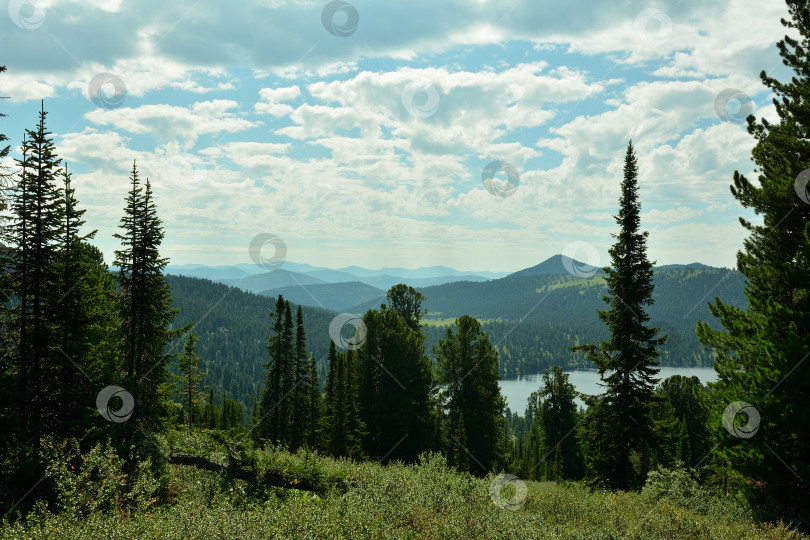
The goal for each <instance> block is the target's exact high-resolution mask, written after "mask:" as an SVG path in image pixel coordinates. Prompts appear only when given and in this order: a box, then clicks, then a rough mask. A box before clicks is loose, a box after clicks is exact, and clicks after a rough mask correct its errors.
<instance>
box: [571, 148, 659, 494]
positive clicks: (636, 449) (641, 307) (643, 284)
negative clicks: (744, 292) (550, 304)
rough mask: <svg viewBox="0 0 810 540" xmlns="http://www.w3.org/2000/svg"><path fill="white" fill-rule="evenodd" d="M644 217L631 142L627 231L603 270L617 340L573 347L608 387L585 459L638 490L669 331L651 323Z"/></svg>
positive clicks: (605, 316)
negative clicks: (663, 332) (661, 332)
mask: <svg viewBox="0 0 810 540" xmlns="http://www.w3.org/2000/svg"><path fill="white" fill-rule="evenodd" d="M640 214H641V203H640V202H639V200H638V165H637V161H636V156H635V152H634V150H633V143H632V142H630V143H629V144H628V145H627V153H626V155H625V160H624V179H623V181H622V186H621V197H620V199H619V214H618V215H617V216H615V219H616V223H617V224H618V225H619V227H620V231H619V233H618V234H614V235H613V237H614V238H615V239H616V243H615V244H613V246H612V247H611V248H610V257H611V265H612V267H606V268H604V271H605V272H606V273H607V277H606V278H605V283H606V284H607V288H608V294H607V296H605V297H604V301H605V302H606V303H607V304H608V306H609V309H608V310H607V311H599V318H600V319H601V320H602V321H603V322H604V323H605V324H606V325H607V327H608V331H609V332H610V337H609V339H608V340H607V341H602V342H600V344H599V345H598V346H597V345H580V346H577V347H571V350H580V351H583V352H585V353H586V354H587V356H588V358H589V359H590V360H591V361H593V362H594V364H596V365H597V367H598V368H599V375H600V376H601V378H602V381H603V383H604V385H605V386H606V387H607V389H606V391H605V393H604V394H602V395H601V396H600V398H599V400H598V401H595V400H591V401H590V403H589V405H590V410H589V411H588V415H589V416H588V417H587V418H586V422H588V430H589V434H588V436H587V438H586V441H587V447H586V450H587V452H586V459H587V460H588V464H589V467H590V469H591V472H592V474H593V475H595V480H596V481H598V482H600V483H603V484H605V485H607V486H609V487H612V488H616V489H629V488H632V487H637V486H639V485H640V484H641V483H643V481H644V479H645V477H646V468H647V467H648V464H646V463H645V459H647V458H648V456H649V449H650V443H651V439H652V435H653V425H652V419H651V418H650V412H649V410H650V407H651V405H652V403H653V402H654V401H655V398H654V394H653V389H654V387H655V384H656V383H657V379H655V378H654V377H655V375H656V374H657V373H658V369H656V367H655V366H656V365H657V357H658V353H657V351H656V347H657V346H660V345H663V344H664V342H665V341H666V336H664V337H656V334H657V333H658V328H651V327H648V326H647V325H646V323H647V322H648V321H649V319H650V318H649V315H647V312H646V309H645V308H646V306H649V305H651V304H652V303H653V296H652V294H653V287H654V285H653V281H652V276H653V270H652V267H653V263H651V262H650V261H649V260H648V259H647V247H646V243H647V236H648V235H649V233H648V232H646V231H644V232H641V231H640V230H639V227H640V224H641V219H640ZM634 460H638V463H639V465H638V466H634V463H633V461H634Z"/></svg>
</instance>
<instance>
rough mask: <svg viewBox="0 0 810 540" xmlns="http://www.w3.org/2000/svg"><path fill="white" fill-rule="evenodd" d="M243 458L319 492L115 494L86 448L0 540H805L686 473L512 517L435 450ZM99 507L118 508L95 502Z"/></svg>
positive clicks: (220, 455)
mask: <svg viewBox="0 0 810 540" xmlns="http://www.w3.org/2000/svg"><path fill="white" fill-rule="evenodd" d="M217 438H218V439H219V442H216V441H215V440H214V438H212V437H211V436H210V435H207V434H201V433H192V434H189V433H188V432H187V431H182V432H174V431H170V432H168V433H167V434H166V435H165V437H161V438H160V440H159V444H160V445H161V446H165V447H166V448H167V449H168V448H171V449H172V451H173V452H178V451H183V452H189V453H195V454H198V455H201V456H206V457H207V458H209V459H211V460H213V461H220V462H223V463H228V462H229V460H231V461H233V460H234V459H236V457H235V456H234V455H233V448H234V445H233V444H230V447H231V450H228V448H227V447H226V446H225V445H224V444H223V443H224V442H225V441H224V440H223V439H222V438H221V437H217ZM237 446H238V445H237ZM243 457H244V458H245V459H246V461H247V462H248V463H250V464H251V465H250V467H252V468H253V469H254V470H256V471H259V472H261V471H267V470H270V469H273V470H281V471H283V474H284V475H286V476H287V479H288V480H289V482H290V483H292V484H295V483H296V482H299V483H302V484H308V485H312V486H314V489H315V491H300V490H297V489H285V488H277V487H268V486H266V485H262V484H261V483H258V484H257V483H248V482H245V481H242V480H236V479H234V478H233V477H232V476H228V475H226V474H224V473H219V474H217V473H213V472H209V471H206V470H200V469H197V468H194V467H188V466H179V465H170V466H168V468H167V469H166V473H165V475H164V477H162V478H160V479H155V478H153V477H151V473H149V472H147V469H144V470H143V473H142V475H143V476H142V477H140V478H139V480H140V481H139V482H138V484H139V485H140V486H141V487H142V488H143V489H142V491H141V492H139V493H137V494H134V495H132V496H131V497H130V498H127V497H122V496H115V495H120V494H118V493H117V492H116V490H115V486H117V485H119V484H118V483H117V482H116V480H115V479H116V478H117V476H116V471H117V472H118V473H120V470H119V469H116V467H115V462H116V460H115V458H113V457H112V456H111V455H110V454H106V457H105V454H103V453H96V454H94V453H93V452H91V453H89V454H86V455H85V456H84V460H80V463H82V465H83V466H84V468H83V469H82V471H81V472H80V473H79V475H78V476H79V477H80V478H84V475H83V472H87V473H88V474H89V475H90V476H88V477H87V478H92V481H88V482H85V483H83V484H81V485H79V484H77V483H75V482H77V481H74V480H71V481H66V482H61V483H60V478H62V479H64V478H68V476H67V475H61V474H60V473H59V467H56V468H55V469H52V472H51V475H50V476H49V478H48V480H47V481H48V482H49V483H52V484H53V485H54V486H55V489H58V490H60V492H61V497H60V499H59V500H60V503H59V505H60V507H59V508H53V509H51V510H47V509H45V505H44V504H40V505H39V506H38V508H37V509H35V510H34V511H32V512H31V513H30V514H29V515H28V518H27V519H26V520H18V521H17V522H15V523H14V524H9V523H7V522H4V523H0V538H32V539H34V538H48V539H50V538H81V539H85V538H111V537H113V538H118V537H129V538H183V539H186V538H729V539H738V538H806V536H804V535H802V534H800V533H798V532H795V531H792V530H790V529H789V528H788V527H787V526H786V525H784V524H776V525H774V524H758V523H756V522H755V521H754V519H753V518H752V514H751V511H750V509H748V507H747V506H746V505H745V503H744V502H743V501H742V499H735V498H734V497H729V496H725V497H723V498H720V497H718V496H715V495H713V494H711V493H710V492H708V491H707V490H705V489H704V488H700V487H698V486H697V484H696V483H694V481H692V480H691V479H690V478H689V475H688V474H687V473H686V472H685V471H664V472H663V473H661V472H658V473H653V474H651V478H650V481H649V482H648V484H647V486H645V488H644V489H643V490H642V491H641V492H640V493H633V492H629V493H628V492H622V491H618V492H602V491H590V490H588V489H587V488H585V487H582V486H581V485H578V484H574V483H568V484H562V485H558V484H556V483H553V482H526V487H527V488H528V490H527V492H526V496H525V500H524V501H523V502H522V504H517V503H518V501H519V499H520V495H519V494H517V493H515V492H514V488H512V487H507V488H506V489H505V490H504V491H503V492H502V494H501V497H502V500H509V501H513V502H515V503H516V504H515V505H514V509H508V508H502V507H501V506H498V505H497V504H495V502H493V499H492V497H491V494H490V486H491V485H492V482H493V480H495V478H496V477H497V475H496V474H494V473H490V474H489V475H488V476H487V477H486V478H478V477H474V476H471V475H468V474H464V473H458V472H456V471H453V470H452V469H450V468H449V467H447V465H446V462H445V460H444V458H443V457H442V456H441V455H438V454H423V455H422V456H420V459H419V461H418V463H416V464H413V465H405V464H402V463H398V462H397V463H391V464H389V465H386V466H382V465H379V464H377V463H372V462H354V461H350V460H333V459H331V458H325V457H322V456H319V455H317V454H312V453H308V452H305V451H300V452H298V453H296V454H290V453H288V452H285V451H280V450H272V449H270V450H266V451H265V450H258V449H253V448H250V447H249V445H248V446H247V447H246V448H245V455H244V456H243ZM69 461H70V463H72V464H75V463H76V462H75V461H74V460H69ZM74 466H75V465H74ZM68 467H70V465H69V464H68V463H65V464H64V465H63V466H62V468H68ZM80 468H81V467H80ZM93 471H95V473H94V474H91V473H92V472H93ZM75 476H76V475H75V474H74V475H70V477H75ZM120 485H121V486H122V485H123V482H122V483H121V484H120ZM72 490H74V491H72ZM105 490H106V491H105ZM72 495H75V497H72ZM96 496H101V497H99V498H97V497H96ZM101 499H103V500H104V501H105V503H104V504H108V503H107V502H106V501H111V500H118V501H120V502H119V504H118V505H113V506H109V505H108V506H107V507H106V508H100V507H97V506H94V505H96V503H97V502H99V501H100V500H101ZM496 500H497V499H496Z"/></svg>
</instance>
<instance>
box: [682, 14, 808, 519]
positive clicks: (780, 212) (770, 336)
mask: <svg viewBox="0 0 810 540" xmlns="http://www.w3.org/2000/svg"><path fill="white" fill-rule="evenodd" d="M787 5H788V9H789V12H790V19H788V20H784V19H783V20H782V24H783V25H784V26H785V27H787V28H790V29H792V30H794V31H795V32H796V33H797V34H798V39H794V38H792V37H790V36H785V38H784V39H783V40H781V41H779V42H778V43H777V48H778V49H779V54H780V56H781V57H782V62H783V64H785V65H786V66H787V67H788V68H790V69H792V70H793V71H794V75H793V76H792V77H791V79H790V80H788V81H786V82H781V81H778V80H776V79H774V78H773V77H770V76H769V75H768V74H767V73H766V72H765V71H763V72H762V73H761V75H760V78H761V79H762V82H763V84H764V85H765V86H766V87H767V88H768V89H769V90H771V91H772V92H773V93H774V95H775V97H774V100H773V103H774V106H775V108H776V114H777V115H778V121H777V122H776V123H771V122H769V121H767V120H765V119H761V120H760V121H757V120H756V118H755V117H754V116H753V115H751V116H749V117H748V132H749V133H750V134H751V135H753V137H754V138H755V140H756V144H755V146H754V149H753V151H752V153H751V156H752V159H753V161H754V162H755V163H756V165H757V173H758V181H759V185H755V184H754V183H752V182H751V181H750V180H749V179H748V178H746V177H745V176H744V175H742V174H740V173H739V172H737V171H735V172H734V177H733V180H734V185H733V186H731V193H732V195H733V196H734V198H736V199H737V200H738V201H739V202H740V204H741V205H742V206H743V207H745V208H749V209H753V211H754V212H755V213H756V214H757V215H759V216H762V223H761V224H754V223H752V222H750V221H747V220H745V219H743V218H740V223H741V224H742V225H743V227H744V228H745V229H746V230H747V231H748V233H749V235H748V237H747V238H746V239H745V241H744V243H743V250H742V251H740V252H738V253H737V269H738V270H739V271H740V272H742V273H743V274H744V275H745V277H746V278H747V283H746V287H745V295H746V298H747V300H748V302H747V309H745V310H743V309H740V308H737V307H734V306H731V305H726V304H724V303H723V302H721V301H720V300H719V299H715V302H714V303H712V304H710V305H709V309H710V310H711V312H712V315H714V316H715V317H717V319H719V322H720V324H721V325H722V326H723V330H714V329H712V328H711V327H710V326H709V325H708V324H707V323H705V322H700V323H698V327H697V334H698V337H699V339H700V340H701V342H702V343H704V344H708V345H711V347H712V348H713V349H714V351H715V354H716V359H715V364H714V367H715V370H716V371H717V378H718V380H717V382H716V383H714V384H712V385H711V387H712V389H713V393H714V394H715V395H716V396H717V401H716V403H715V404H714V407H713V409H714V410H713V416H714V420H715V421H714V422H713V426H714V427H715V432H716V434H717V436H718V438H719V447H718V448H717V451H716V457H717V458H718V462H719V464H720V466H721V467H722V468H723V469H726V471H727V472H729V471H736V472H737V473H738V474H741V475H742V476H743V477H744V478H745V479H746V480H748V481H749V483H750V484H752V485H757V486H759V487H760V489H761V493H762V494H764V495H765V496H768V497H772V499H773V500H776V501H780V502H782V503H784V504H786V505H795V506H796V507H798V508H805V509H806V508H807V507H808V504H810V453H808V452H807V447H808V445H810V419H808V415H807V414H805V413H804V407H805V403H806V401H807V396H808V395H810V369H808V366H810V360H808V355H810V204H808V202H807V198H808V193H810V190H808V189H807V177H806V175H807V169H808V168H810V141H809V140H808V130H810V99H809V98H808V92H807V89H808V87H810V55H809V54H808V51H810V10H808V9H807V7H806V3H805V2H802V1H799V0H788V1H787ZM802 191H803V193H802ZM737 401H742V402H746V403H748V404H750V405H751V406H752V407H753V409H755V410H756V411H757V412H758V413H759V416H760V423H759V429H758V431H757V432H756V433H755V434H754V435H753V436H751V437H737V436H735V435H732V434H731V433H729V432H728V431H727V430H726V429H723V427H722V425H723V423H722V421H721V416H722V415H723V411H724V410H725V409H726V407H727V406H729V405H730V404H732V403H734V402H737ZM727 414H728V413H727ZM738 423H743V424H744V423H746V414H745V413H740V414H738V415H737V417H735V418H734V425H738ZM731 431H735V430H734V429H731ZM751 494H752V496H754V495H756V491H754V490H752V491H751Z"/></svg>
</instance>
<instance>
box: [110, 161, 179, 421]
mask: <svg viewBox="0 0 810 540" xmlns="http://www.w3.org/2000/svg"><path fill="white" fill-rule="evenodd" d="M130 183H131V187H130V191H129V193H128V195H127V198H126V207H125V209H124V216H123V217H122V218H121V225H120V227H121V228H122V229H123V230H124V232H123V234H116V235H115V238H117V239H119V240H120V241H121V244H122V249H120V250H116V251H115V265H116V266H117V267H118V269H119V270H118V274H117V280H118V283H119V285H120V287H121V295H120V310H121V318H122V325H121V330H122V334H123V337H122V354H123V356H124V365H123V370H122V371H123V374H124V375H123V381H122V384H121V386H123V387H124V388H125V389H127V390H128V391H129V393H130V394H132V397H133V398H134V399H135V409H134V411H133V415H132V417H131V418H130V421H128V422H127V423H130V422H131V421H133V420H134V421H135V422H136V423H141V424H144V426H145V429H155V428H156V422H157V421H158V419H159V418H160V417H161V416H162V415H163V414H166V412H167V410H168V407H169V405H168V400H169V395H168V389H167V385H168V383H167V381H168V369H167V367H168V362H169V361H170V359H171V358H172V357H173V356H174V355H169V354H166V353H165V352H164V351H165V348H166V345H167V344H168V343H169V342H170V341H171V340H173V339H175V338H177V337H179V336H180V335H182V334H183V333H185V332H186V331H187V330H188V326H186V327H183V328H178V329H174V330H171V329H170V328H169V325H170V324H171V322H172V320H173V319H174V317H175V315H176V314H177V309H174V308H172V307H171V303H172V296H171V288H170V286H169V285H168V284H167V283H166V281H165V278H164V275H163V271H164V269H165V267H166V264H167V263H168V260H167V259H165V258H162V257H161V256H160V244H161V242H162V240H163V237H164V232H163V226H162V222H161V220H160V219H159V218H158V216H157V211H156V208H155V202H154V196H153V193H152V187H151V185H150V183H149V180H148V179H147V180H146V182H145V184H143V185H142V184H141V180H140V177H139V175H138V169H137V166H136V165H135V163H134V162H133V164H132V173H131V175H130ZM142 429H144V428H142ZM130 431H132V430H130ZM133 433H134V432H133Z"/></svg>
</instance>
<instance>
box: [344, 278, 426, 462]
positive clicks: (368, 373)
mask: <svg viewBox="0 0 810 540" xmlns="http://www.w3.org/2000/svg"><path fill="white" fill-rule="evenodd" d="M409 289H410V290H409V291H408V295H409V297H411V298H418V296H417V295H418V293H416V291H415V290H413V289H412V288H409ZM411 291H412V292H411ZM389 300H390V298H389ZM420 312H421V311H420V309H419V308H418V307H417V309H416V310H414V311H411V312H410V313H420ZM363 321H364V323H365V325H366V330H367V331H366V340H365V342H364V344H363V346H362V347H361V348H360V349H358V350H357V351H356V352H357V353H358V367H357V369H358V374H359V376H360V377H359V378H360V380H359V384H358V386H359V390H358V402H359V403H358V405H359V411H358V412H359V414H360V419H361V420H362V422H363V424H364V426H365V428H364V429H365V432H366V433H367V435H366V436H365V437H364V442H363V448H364V450H365V452H366V453H367V454H368V455H369V456H370V457H372V458H374V459H383V460H385V461H390V460H397V459H399V460H402V461H414V460H416V459H417V457H418V455H419V453H420V452H424V451H426V450H430V449H431V448H432V444H433V442H434V441H435V440H436V438H435V437H434V432H433V426H434V424H435V420H434V417H433V415H434V411H435V399H434V392H433V376H432V375H433V374H432V368H431V361H430V359H429V358H428V357H427V356H426V355H425V346H424V335H423V334H422V332H421V330H420V329H419V321H418V320H414V319H412V318H406V317H403V315H402V314H401V312H400V311H399V310H398V309H389V308H386V306H385V305H383V306H381V309H380V310H379V311H376V310H370V311H369V312H368V313H366V315H365V316H364V317H363Z"/></svg>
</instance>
